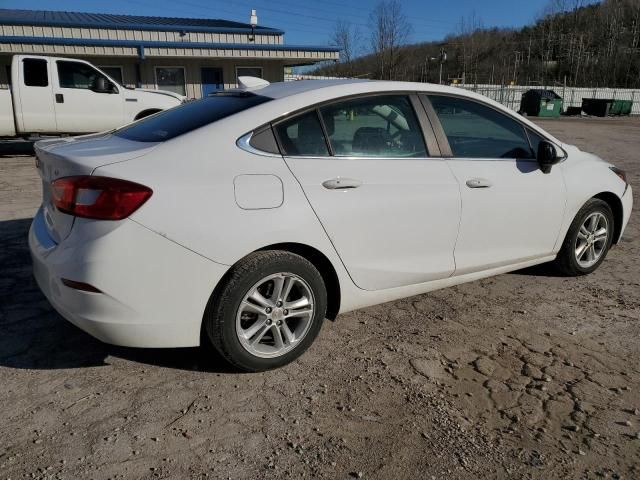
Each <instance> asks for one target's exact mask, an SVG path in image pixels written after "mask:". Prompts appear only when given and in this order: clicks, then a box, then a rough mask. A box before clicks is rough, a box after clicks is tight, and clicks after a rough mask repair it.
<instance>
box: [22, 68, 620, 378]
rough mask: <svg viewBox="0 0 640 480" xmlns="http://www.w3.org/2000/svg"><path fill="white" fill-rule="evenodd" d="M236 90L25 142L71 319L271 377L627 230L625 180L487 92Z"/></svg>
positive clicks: (55, 282)
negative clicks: (330, 345)
mask: <svg viewBox="0 0 640 480" xmlns="http://www.w3.org/2000/svg"><path fill="white" fill-rule="evenodd" d="M245 84H249V85H252V86H251V87H250V88H241V89H238V90H231V91H224V92H221V93H219V94H215V95H212V96H209V97H207V98H204V99H202V100H198V101H195V102H191V103H188V104H185V105H183V106H180V107H176V108H174V109H171V110H168V111H165V112H162V113H159V114H156V115H154V116H152V117H149V118H146V119H143V120H141V121H138V122H135V123H133V124H130V125H128V126H125V127H123V128H120V129H118V130H115V131H112V132H108V133H103V134H97V135H91V136H85V137H78V138H75V139H69V138H66V139H61V140H46V141H42V142H39V143H38V144H37V146H36V153H37V160H36V163H37V167H38V170H39V173H40V175H41V177H42V187H43V197H44V198H43V203H42V207H41V208H40V210H39V211H38V213H37V215H36V217H35V219H34V221H33V225H32V227H31V231H30V234H29V244H30V248H31V252H32V257H33V266H34V272H35V277H36V279H37V281H38V284H39V286H40V288H41V289H42V291H43V292H44V294H45V295H46V297H47V298H48V299H49V301H50V302H51V304H52V305H53V306H54V307H55V309H56V310H57V311H58V312H60V314H62V315H63V316H64V317H65V318H67V319H68V320H69V321H70V322H72V323H73V324H75V325H77V326H78V327H80V328H81V329H83V330H85V331H87V332H89V333H90V334H92V335H94V336H95V337H97V338H99V339H101V340H103V341H105V342H108V343H113V344H117V345H123V346H132V347H188V346H197V345H200V344H201V341H202V342H203V343H207V344H210V345H213V346H214V347H215V348H216V349H217V350H218V351H219V352H220V353H221V354H222V355H223V356H224V357H225V358H226V359H227V360H228V361H229V362H231V363H232V364H233V365H235V366H236V367H237V368H239V369H241V370H246V371H258V370H264V369H269V368H274V367H278V366H281V365H284V364H286V363H288V362H290V361H292V360H293V359H295V358H297V357H298V356H299V355H300V354H302V353H303V352H304V351H305V350H306V349H307V348H308V347H309V346H310V345H311V343H312V342H313V340H314V339H315V338H316V336H317V335H318V332H319V331H320V327H321V325H322V322H323V320H324V319H325V318H330V319H334V318H335V317H336V316H337V315H338V314H339V313H342V312H347V311H350V310H354V309H358V308H362V307H366V306H369V305H374V304H379V303H382V302H387V301H390V300H394V299H398V298H402V297H407V296H411V295H416V294H420V293H424V292H428V291H431V290H434V289H438V288H442V287H447V286H451V285H457V284H460V283H463V282H468V281H472V280H477V279H480V278H484V277H489V276H492V275H497V274H500V273H504V272H508V271H511V270H517V269H521V268H524V267H529V266H531V265H536V264H541V263H545V262H553V264H554V266H555V267H556V268H557V269H558V270H559V271H560V272H562V273H563V274H566V275H582V274H586V273H590V272H592V271H593V270H595V269H596V268H597V267H598V266H599V265H600V264H601V263H602V261H603V260H604V258H605V256H606V254H607V251H608V250H609V248H610V246H611V245H612V244H615V243H617V242H619V241H620V238H621V236H622V233H623V231H624V229H625V226H626V223H627V221H628V219H629V216H630V213H631V205H632V193H631V187H630V186H629V184H628V183H627V181H626V177H625V173H624V172H623V171H621V170H619V169H617V168H616V167H615V166H613V165H611V164H609V163H607V162H605V161H603V160H601V159H599V158H597V157H596V156H594V155H591V154H589V153H585V152H582V151H580V150H579V149H578V148H576V147H574V146H571V145H566V144H564V143H562V142H561V141H560V140H558V139H556V138H554V137H553V136H551V135H549V134H548V133H547V132H545V131H544V130H542V129H541V128H540V127H538V126H536V125H535V124H533V123H531V122H529V121H528V120H527V119H525V118H522V117H520V116H519V115H517V114H515V113H513V112H511V111H509V110H507V109H506V108H504V107H503V106H501V105H499V104H497V103H495V102H493V101H491V100H488V99H487V98H485V97H483V96H480V95H476V94H473V93H470V92H466V91H463V90H460V89H456V88H449V87H444V86H437V85H429V84H416V83H400V82H372V81H358V80H340V81H301V82H292V83H286V84H285V83H280V84H272V85H269V84H268V83H266V82H259V81H256V80H255V79H253V80H251V79H245Z"/></svg>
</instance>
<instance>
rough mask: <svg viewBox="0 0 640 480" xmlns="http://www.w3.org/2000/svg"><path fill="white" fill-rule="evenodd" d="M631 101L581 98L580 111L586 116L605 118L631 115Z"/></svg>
mask: <svg viewBox="0 0 640 480" xmlns="http://www.w3.org/2000/svg"><path fill="white" fill-rule="evenodd" d="M632 108H633V102H632V101H631V100H615V99H613V98H583V99H582V110H583V111H584V113H586V114H587V115H594V116H596V117H607V116H609V115H631V109H632Z"/></svg>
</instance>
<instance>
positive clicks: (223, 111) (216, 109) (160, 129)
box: [114, 92, 271, 142]
mask: <svg viewBox="0 0 640 480" xmlns="http://www.w3.org/2000/svg"><path fill="white" fill-rule="evenodd" d="M269 100H271V98H269V97H263V96H260V95H255V94H253V93H249V92H242V93H233V94H218V95H213V96H210V97H206V98H203V99H201V100H195V101H193V102H189V103H185V104H184V105H180V106H179V107H175V108H172V109H170V110H167V111H165V112H160V113H158V114H156V115H153V116H151V117H149V118H145V119H142V120H140V121H138V122H135V123H132V124H131V125H128V126H126V127H123V128H120V129H119V130H116V131H115V132H114V135H116V136H118V137H122V138H126V139H128V140H133V141H135V142H164V141H166V140H169V139H171V138H174V137H177V136H179V135H182V134H184V133H187V132H190V131H192V130H195V129H196V128H200V127H204V126H205V125H208V124H210V123H213V122H215V121H217V120H220V119H222V118H225V117H228V116H229V115H233V114H234V113H238V112H241V111H242V110H246V109H248V108H251V107H254V106H256V105H260V104H261V103H264V102H267V101H269Z"/></svg>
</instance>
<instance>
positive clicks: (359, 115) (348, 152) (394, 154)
mask: <svg viewBox="0 0 640 480" xmlns="http://www.w3.org/2000/svg"><path fill="white" fill-rule="evenodd" d="M320 112H321V113H322V119H323V121H324V124H325V126H326V130H327V135H328V136H329V141H330V142H331V147H332V148H333V154H334V155H335V156H339V157H387V158H407V157H426V156H427V151H426V147H425V144H424V137H423V135H422V130H421V128H420V125H419V123H418V119H417V118H416V115H415V113H414V111H413V107H412V106H411V102H410V101H409V97H407V96H405V95H373V96H368V97H361V98H354V99H351V100H346V101H343V102H338V103H333V104H330V105H327V106H325V107H322V108H321V109H320Z"/></svg>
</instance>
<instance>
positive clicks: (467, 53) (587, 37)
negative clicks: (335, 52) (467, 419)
mask: <svg viewBox="0 0 640 480" xmlns="http://www.w3.org/2000/svg"><path fill="white" fill-rule="evenodd" d="M584 3H585V2H584V1H583V0H553V1H552V2H551V3H550V4H549V6H548V7H547V9H546V10H545V11H544V12H543V13H542V14H541V15H540V18H539V19H537V20H536V21H535V22H534V23H533V24H532V25H531V26H528V27H525V28H523V29H520V30H506V29H497V28H485V27H483V26H482V23H481V20H480V19H479V17H477V16H476V15H472V16H470V17H469V18H466V19H463V20H462V21H461V22H460V25H459V28H458V32H456V33H455V34H452V35H450V36H448V37H446V38H445V39H444V41H442V42H429V43H418V44H412V45H406V44H403V43H404V42H403V38H404V39H406V32H407V31H409V30H410V28H411V23H410V19H409V18H408V17H407V15H406V12H403V11H402V7H401V4H400V3H399V2H398V1H397V0H389V1H383V2H380V3H379V4H378V6H377V7H376V8H375V9H374V10H373V11H372V12H371V17H370V22H369V24H370V25H371V27H370V28H371V30H370V31H369V32H365V33H364V34H363V35H358V33H357V32H356V31H355V30H354V29H351V28H350V26H349V25H348V24H345V23H343V22H340V23H338V25H337V26H336V30H335V32H334V35H333V38H332V42H331V43H332V44H334V45H337V46H339V47H340V48H341V49H342V50H343V55H341V57H342V60H341V62H340V63H336V64H331V65H326V66H323V67H321V68H319V69H318V70H316V72H314V73H316V74H321V75H337V76H363V77H367V78H375V79H392V80H410V81H419V82H420V81H421V82H424V81H429V82H435V83H437V82H438V81H439V77H440V64H441V63H442V81H443V83H450V82H452V81H454V79H455V80H457V81H458V82H460V83H462V82H463V81H464V82H465V83H491V84H509V83H511V82H513V83H515V84H521V85H536V84H539V85H554V84H563V83H564V82H565V81H566V84H567V85H569V86H585V87H586V86H588V87H628V88H631V87H640V0H605V1H603V2H602V3H598V4H593V5H584ZM514 8H515V7H514ZM403 34H404V37H403ZM358 44H359V45H360V46H361V48H362V50H361V51H365V52H367V53H366V54H365V55H363V56H360V57H357V58H354V50H355V47H354V46H355V45H358ZM345 48H346V49H348V51H346V50H345ZM443 53H444V54H446V60H444V61H442V60H441V59H443V58H444V56H445V55H443Z"/></svg>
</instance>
